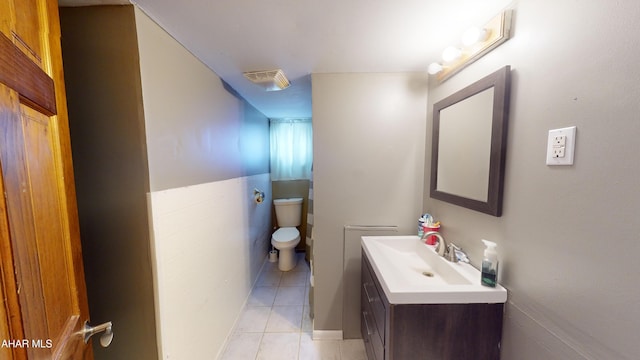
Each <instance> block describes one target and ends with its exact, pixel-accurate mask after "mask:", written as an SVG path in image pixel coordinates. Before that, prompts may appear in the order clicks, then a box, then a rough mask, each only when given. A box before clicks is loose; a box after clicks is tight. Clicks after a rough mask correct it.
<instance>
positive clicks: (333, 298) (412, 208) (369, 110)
mask: <svg viewBox="0 0 640 360" xmlns="http://www.w3.org/2000/svg"><path fill="white" fill-rule="evenodd" d="M312 84H313V91H312V93H313V95H312V104H313V132H314V133H313V144H314V152H313V157H314V164H313V166H314V168H313V169H314V268H315V270H314V271H315V281H314V284H315V289H314V294H315V297H314V311H315V318H314V330H326V331H331V330H335V331H341V330H342V310H343V298H342V297H343V289H342V281H343V280H342V269H343V251H344V250H343V237H344V235H343V231H344V226H345V225H398V226H399V227H400V231H403V232H404V233H414V232H415V231H417V219H418V217H419V213H420V210H421V205H422V186H423V158H424V131H425V119H426V103H427V96H426V92H427V89H426V75H425V74H419V73H394V74H313V75H312Z"/></svg>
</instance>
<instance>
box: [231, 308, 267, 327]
mask: <svg viewBox="0 0 640 360" xmlns="http://www.w3.org/2000/svg"><path fill="white" fill-rule="evenodd" d="M270 314H271V307H266V306H262V307H245V308H244V310H243V311H242V314H240V318H239V319H238V323H237V324H236V333H239V332H241V333H242V332H264V329H265V328H266V326H267V321H268V320H269V315H270Z"/></svg>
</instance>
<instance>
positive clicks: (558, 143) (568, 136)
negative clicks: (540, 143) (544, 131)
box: [547, 126, 576, 165]
mask: <svg viewBox="0 0 640 360" xmlns="http://www.w3.org/2000/svg"><path fill="white" fill-rule="evenodd" d="M575 146H576V127H575V126H571V127H567V128H562V129H554V130H549V138H548V140H547V165H573V154H574V152H575Z"/></svg>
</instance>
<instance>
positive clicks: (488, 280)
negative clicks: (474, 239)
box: [480, 239, 498, 287]
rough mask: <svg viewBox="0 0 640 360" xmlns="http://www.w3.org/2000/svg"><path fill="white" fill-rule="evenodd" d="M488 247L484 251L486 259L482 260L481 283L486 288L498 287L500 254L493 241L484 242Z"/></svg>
mask: <svg viewBox="0 0 640 360" xmlns="http://www.w3.org/2000/svg"><path fill="white" fill-rule="evenodd" d="M482 242H483V243H484V245H485V246H486V247H487V248H486V249H484V257H483V259H482V275H481V280H480V283H481V284H482V285H484V286H489V287H496V284H497V283H498V253H497V252H496V246H498V245H497V244H496V243H494V242H493V241H489V240H484V239H483V240H482Z"/></svg>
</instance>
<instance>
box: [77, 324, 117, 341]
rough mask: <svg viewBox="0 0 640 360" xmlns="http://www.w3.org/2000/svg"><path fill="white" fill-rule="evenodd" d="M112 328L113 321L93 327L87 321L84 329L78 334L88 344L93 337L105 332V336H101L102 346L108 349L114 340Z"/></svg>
mask: <svg viewBox="0 0 640 360" xmlns="http://www.w3.org/2000/svg"><path fill="white" fill-rule="evenodd" d="M112 326H113V324H112V323H111V321H109V322H106V323H104V324H100V325H97V326H91V325H89V322H88V321H85V322H84V327H83V328H82V330H80V331H79V332H78V334H79V335H82V336H83V337H84V343H85V344H86V343H88V342H89V339H90V338H91V337H92V336H93V335H95V334H98V333H101V332H104V334H102V336H100V345H102V347H107V346H109V345H111V341H112V340H113V329H112Z"/></svg>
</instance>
